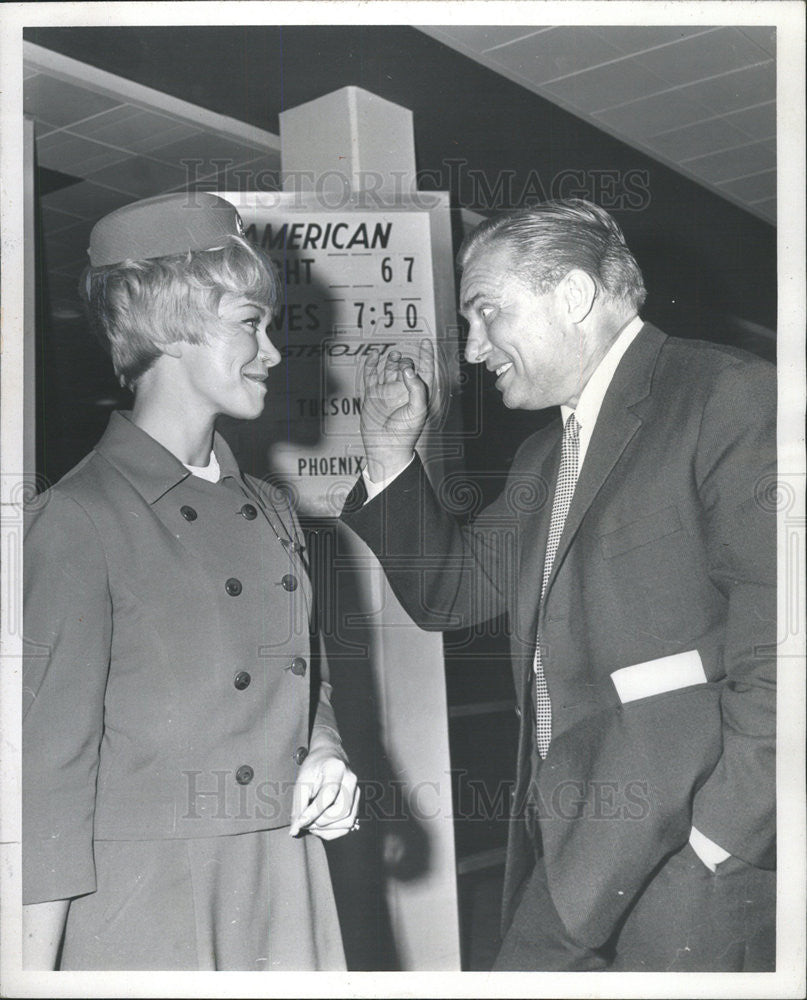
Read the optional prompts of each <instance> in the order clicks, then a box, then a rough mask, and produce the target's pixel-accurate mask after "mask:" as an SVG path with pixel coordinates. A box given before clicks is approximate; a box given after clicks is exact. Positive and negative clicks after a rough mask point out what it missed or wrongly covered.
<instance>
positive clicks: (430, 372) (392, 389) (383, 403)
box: [360, 339, 436, 482]
mask: <svg viewBox="0 0 807 1000" xmlns="http://www.w3.org/2000/svg"><path fill="white" fill-rule="evenodd" d="M435 367H436V366H435V355H434V344H433V343H432V341H431V340H427V339H423V340H421V341H420V347H419V353H418V360H417V365H416V364H415V361H414V360H413V358H411V357H408V356H406V355H402V354H401V352H400V351H390V352H389V354H388V355H387V356H386V357H382V356H381V355H376V356H375V357H368V359H367V361H366V362H365V365H364V369H363V372H362V380H363V383H364V396H363V400H362V407H361V424H360V426H361V436H362V441H363V442H364V452H365V455H366V458H367V473H368V475H369V477H370V479H372V480H373V482H380V481H381V480H382V479H387V478H389V477H390V476H394V475H396V474H397V473H398V472H399V471H400V470H401V469H403V468H404V467H405V466H406V465H408V463H409V461H410V459H411V458H412V453H413V452H414V450H415V444H416V443H417V440H418V438H419V437H420V435H421V432H422V430H423V427H424V425H425V423H426V419H427V418H428V415H429V408H430V404H431V403H433V400H434V395H435V384H436V383H435Z"/></svg>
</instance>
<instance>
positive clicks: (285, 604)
mask: <svg viewBox="0 0 807 1000" xmlns="http://www.w3.org/2000/svg"><path fill="white" fill-rule="evenodd" d="M214 451H215V454H216V456H217V458H218V461H219V465H220V467H221V480H220V482H219V483H216V484H214V483H210V482H207V481H204V480H202V479H200V478H198V477H196V476H192V475H190V473H189V471H188V469H187V468H186V467H185V466H183V465H182V464H181V463H180V462H179V461H178V460H177V459H176V458H174V456H173V455H171V454H170V453H169V452H168V451H166V450H165V449H164V448H162V446H160V445H159V444H158V443H157V442H155V441H154V440H153V439H152V438H151V437H150V436H149V435H148V434H146V433H145V432H144V431H142V430H140V429H139V428H138V427H136V426H135V425H134V424H133V423H131V421H130V420H129V419H128V418H127V416H126V415H124V414H122V413H115V414H113V415H112V417H111V420H110V423H109V427H108V429H107V431H106V433H105V434H104V436H103V438H102V440H101V441H100V442H99V444H98V445H97V446H96V448H95V449H94V450H93V451H92V452H91V453H90V454H89V455H88V456H87V458H85V459H84V460H83V461H82V462H81V463H80V464H79V465H78V466H77V467H76V468H75V469H73V470H72V471H71V472H70V473H68V474H67V475H66V476H65V477H64V478H63V479H62V480H61V481H60V482H59V483H58V484H57V485H56V486H54V487H53V488H51V489H50V490H48V491H47V492H46V493H44V494H42V495H40V496H39V497H38V498H37V499H36V501H35V502H34V504H33V505H32V506H33V508H34V510H32V511H31V513H30V520H29V524H28V526H27V529H26V535H25V543H24V546H25V610H24V614H25V625H24V627H25V636H26V656H25V662H24V682H23V685H24V722H23V842H24V846H23V860H24V863H23V890H24V900H25V902H26V903H36V902H41V901H46V900H54V899H62V898H71V897H80V896H85V894H91V893H93V892H95V891H96V889H97V879H96V864H95V860H96V859H95V854H96V852H97V849H98V845H99V844H101V843H110V842H147V841H148V842H152V843H154V842H168V841H179V840H187V841H190V840H194V841H199V842H201V841H203V840H204V839H206V838H218V837H234V836H236V835H241V834H248V833H253V832H257V831H267V830H273V829H278V828H282V827H287V826H288V824H289V821H290V806H291V800H292V792H293V788H294V784H295V781H296V778H297V775H298V773H299V770H300V766H301V764H302V763H303V761H304V759H305V757H306V755H307V752H308V747H309V741H310V739H311V738H312V736H313V735H314V734H315V735H316V738H317V740H318V742H319V743H322V742H323V741H326V742H328V743H330V744H332V745H333V748H334V750H335V752H339V753H341V748H340V740H339V734H338V731H337V727H336V723H335V720H334V716H333V712H332V709H331V706H330V700H329V694H330V685H329V683H328V677H327V669H326V668H325V665H324V661H323V660H322V659H321V658H320V656H319V647H318V641H317V639H316V633H315V630H314V615H313V608H312V592H311V586H310V582H309V579H308V575H307V572H306V567H305V565H304V562H303V558H304V553H303V545H302V541H303V539H302V536H301V534H300V531H299V528H298V525H297V523H296V521H295V518H294V516H293V514H292V512H291V510H290V508H289V506H288V502H287V501H286V502H284V496H283V495H281V494H280V493H274V494H273V491H272V489H271V487H269V486H267V484H265V483H262V482H259V481H258V480H256V479H253V478H251V477H248V476H243V475H242V474H241V473H240V471H239V469H238V467H237V465H236V462H235V460H234V458H233V455H232V453H231V451H230V449H229V448H228V446H227V444H226V443H225V442H224V440H223V439H222V438H221V437H220V436H219V435H218V434H216V436H215V440H214ZM307 839H308V840H311V839H312V838H307ZM292 846H299V845H297V844H294V845H292ZM315 847H316V849H317V850H321V845H320V844H316V845H315ZM310 849H311V848H310V846H307V847H306V850H310ZM323 860H324V859H323ZM243 877H244V878H245V879H249V878H250V873H249V872H246V871H245V872H244V874H243ZM253 877H254V876H253ZM290 888H293V886H291V887H290ZM299 888H300V891H304V888H303V887H299ZM305 891H307V890H305ZM326 891H327V892H330V886H329V885H328V886H327V887H326ZM331 916H332V919H333V921H334V922H335V920H336V917H335V911H334V912H333V913H332V915H331ZM68 920H69V918H68ZM68 930H69V926H68ZM334 931H335V934H336V935H337V936H338V928H336V927H335V928H334ZM298 932H299V933H300V934H303V935H304V934H305V933H306V929H305V928H299V929H298ZM340 947H341V946H340ZM292 967H293V965H292Z"/></svg>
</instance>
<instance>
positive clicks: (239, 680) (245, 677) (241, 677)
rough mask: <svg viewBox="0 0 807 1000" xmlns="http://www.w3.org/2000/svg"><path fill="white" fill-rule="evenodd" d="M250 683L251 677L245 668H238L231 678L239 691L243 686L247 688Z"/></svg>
mask: <svg viewBox="0 0 807 1000" xmlns="http://www.w3.org/2000/svg"><path fill="white" fill-rule="evenodd" d="M251 683H252V677H251V675H250V674H248V673H247V671H246V670H239V671H238V673H237V674H236V675H235V677H234V678H233V684H235V686H236V688H237V689H238V690H239V691H243V690H244V689H245V688H248V687H249V685H250V684H251Z"/></svg>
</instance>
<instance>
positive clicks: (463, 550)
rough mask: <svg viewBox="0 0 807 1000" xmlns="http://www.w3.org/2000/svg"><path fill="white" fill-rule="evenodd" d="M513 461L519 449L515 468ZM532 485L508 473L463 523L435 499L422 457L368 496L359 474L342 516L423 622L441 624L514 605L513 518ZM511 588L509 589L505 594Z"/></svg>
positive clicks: (471, 620) (457, 623)
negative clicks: (503, 483)
mask: <svg viewBox="0 0 807 1000" xmlns="http://www.w3.org/2000/svg"><path fill="white" fill-rule="evenodd" d="M517 464H518V456H517V458H516V462H514V469H515V468H516V467H517ZM540 492H541V491H539V490H536V489H535V484H534V483H533V482H532V477H530V476H529V475H528V474H526V473H522V474H519V473H516V472H514V473H511V475H510V477H509V479H508V483H507V487H506V489H505V490H504V492H503V493H502V494H501V495H500V496H499V497H498V498H497V499H496V500H495V501H494V502H493V503H492V504H491V505H490V506H488V507H486V508H485V509H484V510H483V511H482V512H481V513H480V514H479V516H478V517H477V518H476V519H475V520H474V521H473V522H472V523H471V524H470V525H468V526H467V527H461V526H460V524H459V522H458V520H457V518H456V517H455V516H454V515H453V514H452V513H451V511H450V510H447V509H446V507H445V506H444V505H443V504H441V503H440V501H439V500H438V498H437V496H436V495H435V492H434V490H433V488H432V486H431V483H430V482H429V478H428V476H427V475H426V472H425V470H424V468H423V465H422V463H421V461H420V459H419V458H418V457H417V456H416V457H415V460H414V461H413V462H412V463H411V464H410V465H409V466H408V467H407V468H406V469H405V470H404V471H403V472H402V473H401V474H400V476H398V478H397V479H395V480H394V481H393V482H392V483H390V485H389V486H387V488H386V489H385V490H384V491H383V492H382V493H380V494H379V495H378V496H376V497H374V498H373V499H372V500H370V501H369V502H367V503H364V500H365V498H366V491H365V490H364V488H363V482H362V480H361V479H359V481H358V483H357V484H356V486H355V487H354V489H353V491H352V493H351V494H350V496H349V497H348V499H347V501H346V503H345V508H344V510H343V512H342V521H343V522H344V523H345V524H347V525H348V527H350V528H351V529H352V530H353V531H355V532H356V534H357V535H359V537H360V538H361V539H362V540H363V541H364V542H366V544H367V545H368V546H369V547H370V549H372V551H373V552H374V553H375V555H376V557H377V558H378V560H379V562H380V563H381V565H382V566H383V568H384V572H385V574H386V577H387V579H388V580H389V583H390V586H391V587H392V589H393V591H394V593H395V595H396V597H397V598H398V600H399V601H400V602H401V605H402V606H403V607H404V609H405V610H406V612H407V613H408V614H409V616H410V617H411V618H412V620H413V621H415V622H416V623H417V624H418V625H419V626H420V627H421V628H423V629H426V630H428V631H447V630H450V629H459V628H467V627H468V626H471V625H475V624H479V623H481V622H485V621H489V620H490V619H493V618H496V617H498V616H499V615H501V614H503V613H504V612H505V611H507V610H508V607H513V606H514V605H515V603H516V602H515V599H514V595H512V594H510V591H511V590H512V588H513V587H515V585H516V575H517V574H516V572H515V567H516V563H517V558H518V551H517V550H518V544H517V543H518V538H519V518H520V515H522V514H523V513H524V511H525V510H526V509H527V508H528V507H529V505H530V499H529V498H530V497H531V495H532V494H533V493H535V494H536V495H540ZM508 595H509V597H508Z"/></svg>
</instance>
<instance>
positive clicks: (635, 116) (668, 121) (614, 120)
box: [592, 90, 707, 137]
mask: <svg viewBox="0 0 807 1000" xmlns="http://www.w3.org/2000/svg"><path fill="white" fill-rule="evenodd" d="M705 114H707V112H706V109H705V107H704V105H702V104H695V103H694V102H693V101H690V100H687V98H685V97H683V96H682V94H681V91H680V90H673V91H668V92H665V93H662V94H653V95H651V96H650V97H640V98H639V99H638V100H634V101H629V102H627V103H625V104H621V105H619V106H618V107H615V108H608V109H607V110H605V111H596V112H594V113H593V115H592V117H593V118H594V119H595V121H597V122H600V123H602V124H604V125H608V126H609V127H610V128H612V129H615V130H616V131H617V132H620V133H621V134H622V135H625V136H631V137H640V136H641V137H644V136H650V135H655V134H656V133H657V132H664V131H668V130H669V129H674V128H682V127H683V126H684V125H689V124H690V122H693V121H698V120H699V119H701V118H703V117H704V115H705Z"/></svg>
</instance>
